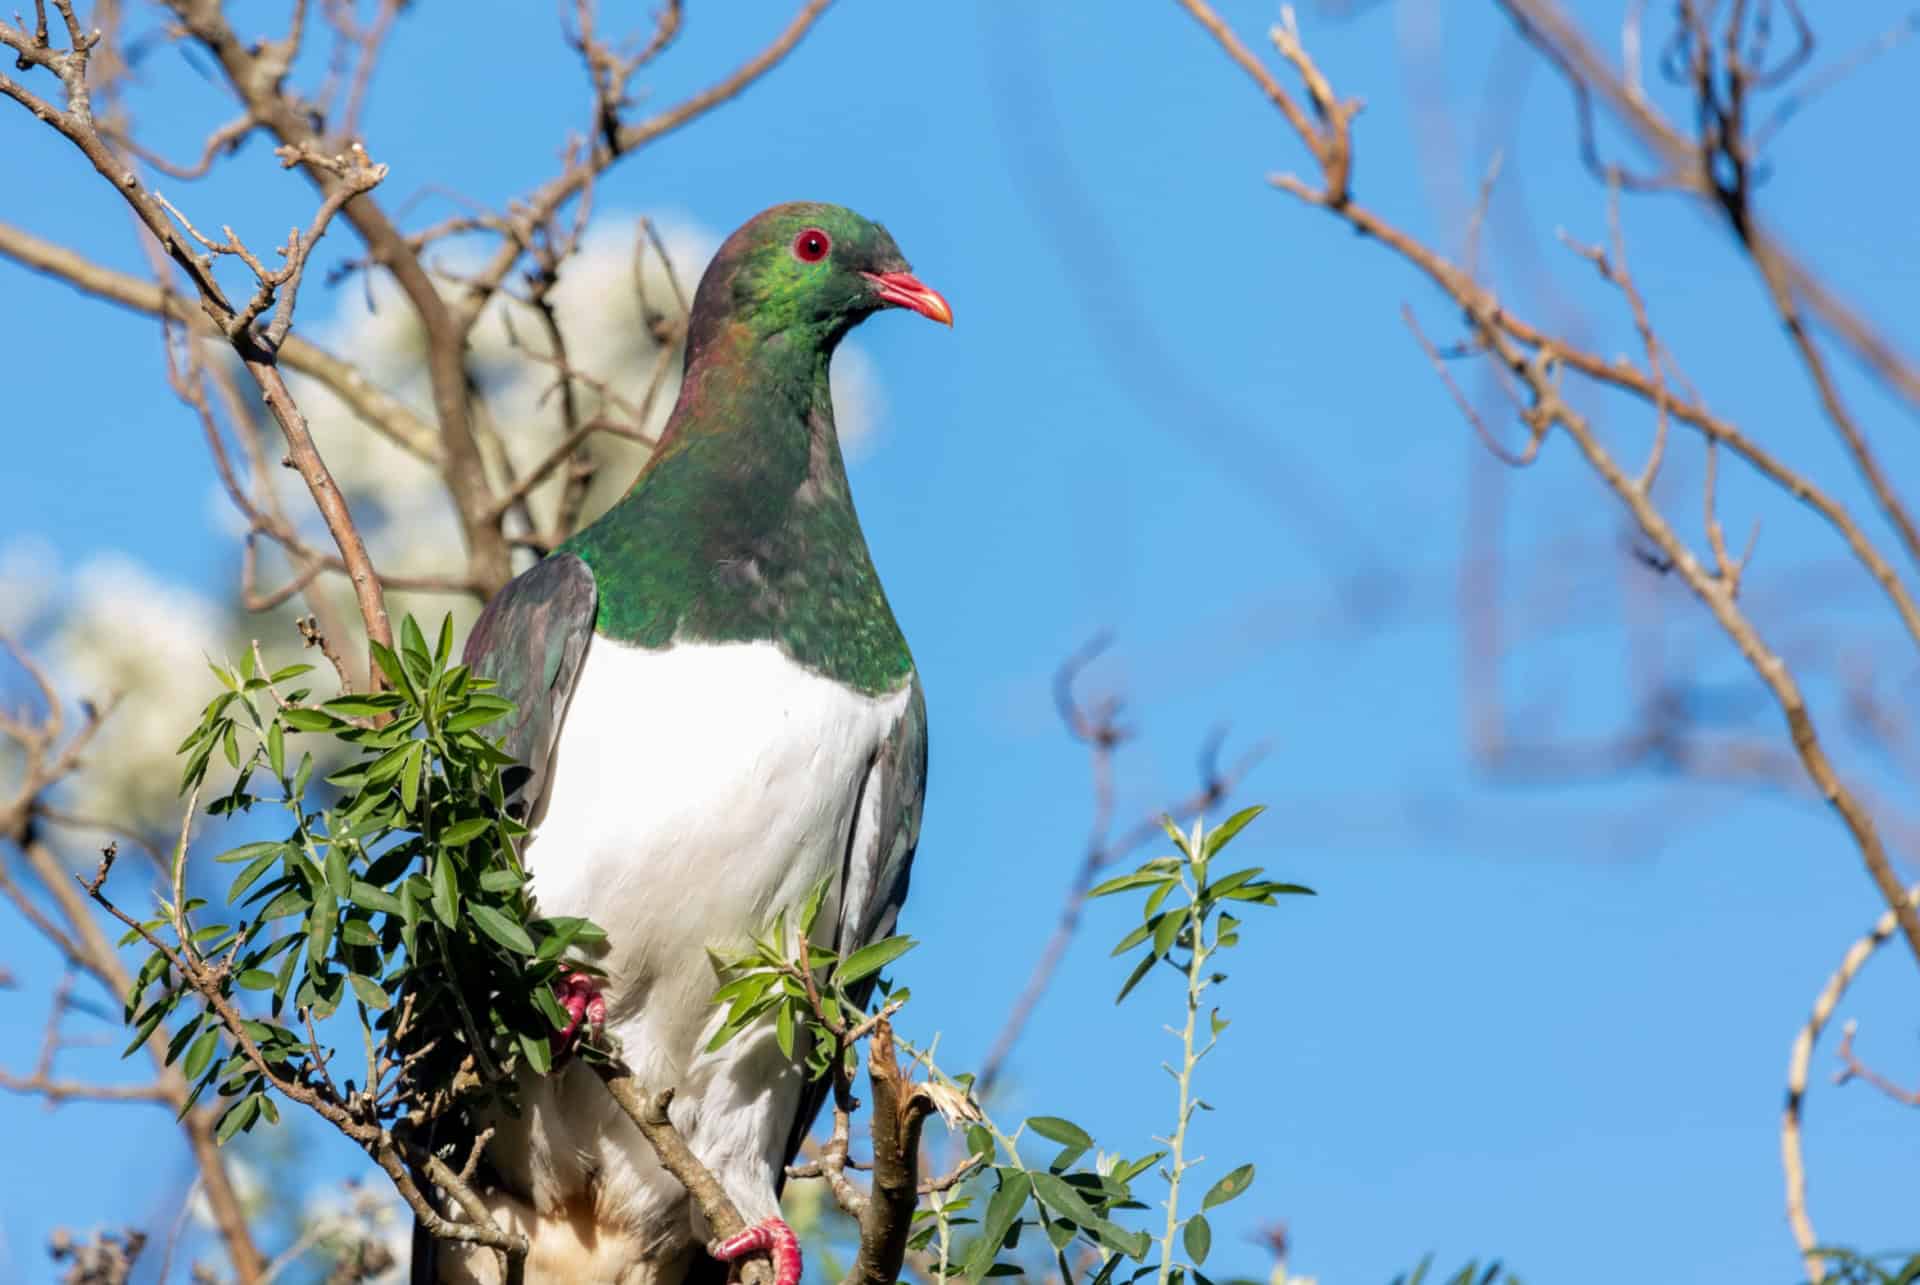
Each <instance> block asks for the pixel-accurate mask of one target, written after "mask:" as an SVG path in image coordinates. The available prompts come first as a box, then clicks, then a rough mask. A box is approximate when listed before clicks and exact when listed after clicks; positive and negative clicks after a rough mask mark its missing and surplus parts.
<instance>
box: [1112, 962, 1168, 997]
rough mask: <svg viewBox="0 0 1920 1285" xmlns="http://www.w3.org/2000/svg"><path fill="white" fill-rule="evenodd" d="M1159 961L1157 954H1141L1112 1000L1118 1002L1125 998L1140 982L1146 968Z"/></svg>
mask: <svg viewBox="0 0 1920 1285" xmlns="http://www.w3.org/2000/svg"><path fill="white" fill-rule="evenodd" d="M1159 961H1160V957H1159V956H1158V955H1151V954H1149V955H1142V956H1141V957H1140V962H1139V963H1137V964H1135V965H1134V966H1133V972H1131V973H1129V974H1128V975H1127V981H1126V984H1125V985H1124V986H1122V987H1121V988H1120V993H1119V994H1118V995H1115V996H1114V997H1113V1002H1114V1003H1116V1004H1118V1003H1119V1002H1120V1001H1121V1000H1123V999H1125V998H1126V997H1127V995H1128V994H1129V993H1130V992H1131V991H1132V990H1133V988H1134V987H1136V986H1138V985H1139V984H1140V979H1141V978H1143V977H1145V976H1146V975H1147V972H1148V970H1149V969H1151V968H1152V967H1153V966H1154V965H1155V964H1156V963H1158V962H1159Z"/></svg>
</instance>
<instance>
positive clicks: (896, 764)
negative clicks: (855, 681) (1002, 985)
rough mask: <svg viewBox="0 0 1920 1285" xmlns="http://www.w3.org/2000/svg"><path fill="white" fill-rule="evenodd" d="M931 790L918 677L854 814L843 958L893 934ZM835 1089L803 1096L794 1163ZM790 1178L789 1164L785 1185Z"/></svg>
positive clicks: (867, 988)
mask: <svg viewBox="0 0 1920 1285" xmlns="http://www.w3.org/2000/svg"><path fill="white" fill-rule="evenodd" d="M926 791H927V702H926V697H925V695H924V694H923V693H922V692H921V690H920V677H919V675H918V674H916V675H914V678H913V687H912V691H911V694H910V695H909V697H908V700H907V707H906V709H905V710H904V711H903V712H902V713H901V715H900V721H899V722H897V723H895V724H894V725H893V730H892V731H891V732H889V733H888V734H887V737H886V739H885V740H883V741H882V742H881V743H880V748H879V750H878V751H877V752H876V753H875V754H874V758H873V764H872V766H871V767H869V768H868V770H867V780H866V784H865V786H864V787H863V788H862V790H861V792H860V802H859V804H858V806H857V807H856V808H855V809H854V819H853V826H852V827H851V830H850V832H849V834H848V836H847V855H846V859H845V862H844V864H843V865H842V867H841V870H840V921H839V927H838V929H837V930H836V932H835V937H834V949H835V950H836V951H838V952H839V953H840V954H841V955H842V956H845V955H850V954H852V953H853V952H854V951H856V950H859V949H860V948H861V947H862V946H867V945H871V944H872V943H874V942H876V941H879V940H881V939H882V938H885V937H889V936H891V935H892V934H893V930H894V925H895V924H896V923H897V922H898V920H899V918H900V906H901V903H903V902H905V901H906V899H907V877H908V875H909V874H910V873H911V871H912V867H913V853H914V849H915V848H917V847H918V846H919V843H920V804H921V801H922V799H924V798H925V796H926ZM872 990H873V981H872V979H868V980H867V981H865V982H862V983H860V984H858V985H856V986H855V987H854V988H853V990H852V998H853V999H854V1000H855V1001H856V1002H858V1003H859V1004H861V1005H863V1006H864V1005H865V1003H866V1001H867V996H868V995H869V994H871V993H872ZM828 1088H829V1080H828V1078H826V1077H822V1078H821V1079H818V1080H814V1081H812V1082H811V1083H809V1084H808V1085H807V1086H806V1087H805V1088H804V1089H803V1090H802V1091H801V1094H800V1106H799V1111H798V1113H797V1114H796V1116H795V1117H794V1122H793V1129H792V1131H791V1132H790V1133H789V1134H788V1136H787V1164H792V1163H793V1158H794V1156H796V1155H797V1154H799V1151H800V1144H801V1143H802V1142H803V1141H805V1139H806V1136H807V1131H808V1130H809V1129H811V1128H812V1127H813V1118H814V1117H815V1116H816V1115H818V1114H820V1107H821V1104H822V1103H824V1102H825V1101H826V1098H827V1090H828ZM785 1174H786V1168H785V1166H784V1165H783V1166H782V1167H781V1179H780V1181H782V1182H784V1181H785Z"/></svg>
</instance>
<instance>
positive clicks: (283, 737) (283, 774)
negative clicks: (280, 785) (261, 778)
mask: <svg viewBox="0 0 1920 1285" xmlns="http://www.w3.org/2000/svg"><path fill="white" fill-rule="evenodd" d="M267 765H268V766H269V767H271V768H272V769H273V774H274V776H276V777H277V778H279V779H280V780H283V781H284V780H286V779H287V728H286V724H284V723H282V722H281V721H280V720H279V719H275V720H274V721H273V726H272V727H269V728H268V729H267Z"/></svg>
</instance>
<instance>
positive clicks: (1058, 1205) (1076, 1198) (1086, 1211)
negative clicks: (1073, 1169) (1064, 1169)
mask: <svg viewBox="0 0 1920 1285" xmlns="http://www.w3.org/2000/svg"><path fill="white" fill-rule="evenodd" d="M1029 1177H1030V1178H1031V1179H1032V1181H1033V1194H1034V1195H1035V1196H1036V1197H1037V1198H1038V1199H1039V1201H1040V1203H1041V1204H1043V1205H1045V1206H1046V1207H1047V1208H1049V1209H1051V1210H1053V1211H1054V1212H1055V1213H1057V1214H1059V1215H1060V1216H1061V1217H1063V1218H1067V1219H1070V1220H1071V1221H1073V1222H1075V1223H1078V1224H1079V1225H1080V1226H1082V1227H1091V1226H1093V1225H1094V1224H1095V1223H1098V1222H1101V1221H1103V1219H1102V1218H1101V1217H1100V1215H1099V1214H1097V1213H1095V1212H1094V1210H1093V1206H1092V1205H1089V1204H1088V1203H1087V1201H1086V1198H1085V1197H1084V1196H1082V1195H1081V1194H1080V1193H1079V1192H1078V1191H1075V1190H1074V1188H1073V1184H1072V1183H1070V1182H1068V1181H1067V1180H1066V1179H1064V1178H1062V1177H1060V1176H1059V1175H1058V1174H1051V1173H1036V1174H1030V1175H1029Z"/></svg>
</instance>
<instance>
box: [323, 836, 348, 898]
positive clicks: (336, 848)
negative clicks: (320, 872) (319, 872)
mask: <svg viewBox="0 0 1920 1285" xmlns="http://www.w3.org/2000/svg"><path fill="white" fill-rule="evenodd" d="M322 868H323V869H324V870H325V871H326V880H327V889H328V891H330V892H332V893H333V895H334V896H336V897H344V896H346V895H347V893H348V891H349V890H350V889H352V887H353V876H352V875H351V874H349V873H348V872H347V848H346V845H345V844H343V843H333V844H330V845H328V847H327V859H326V862H325V864H324V866H323V867H322Z"/></svg>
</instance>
